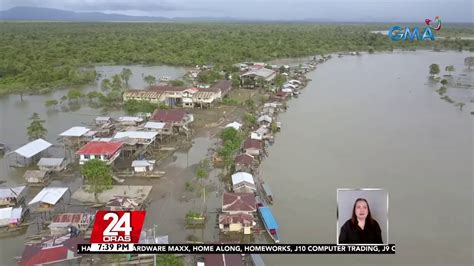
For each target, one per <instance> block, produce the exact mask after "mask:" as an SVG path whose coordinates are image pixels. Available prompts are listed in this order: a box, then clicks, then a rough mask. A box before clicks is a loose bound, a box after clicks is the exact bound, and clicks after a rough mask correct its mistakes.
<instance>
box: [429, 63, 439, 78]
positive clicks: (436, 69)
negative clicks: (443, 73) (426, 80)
mask: <svg viewBox="0 0 474 266" xmlns="http://www.w3.org/2000/svg"><path fill="white" fill-rule="evenodd" d="M430 74H431V76H434V75H437V74H439V65H438V64H431V65H430Z"/></svg>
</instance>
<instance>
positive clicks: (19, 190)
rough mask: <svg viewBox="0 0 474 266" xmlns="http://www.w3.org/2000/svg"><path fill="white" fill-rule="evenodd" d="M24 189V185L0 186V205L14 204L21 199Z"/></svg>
mask: <svg viewBox="0 0 474 266" xmlns="http://www.w3.org/2000/svg"><path fill="white" fill-rule="evenodd" d="M25 191H26V186H19V187H2V188H0V206H1V207H13V206H16V205H17V204H19V203H20V202H21V201H22V200H23V198H24V194H25Z"/></svg>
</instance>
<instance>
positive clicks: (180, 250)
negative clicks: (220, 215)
mask: <svg viewBox="0 0 474 266" xmlns="http://www.w3.org/2000/svg"><path fill="white" fill-rule="evenodd" d="M77 251H78V253H79V254H102V253H106V254H107V253H127V254H174V253H176V254H244V253H245V254H395V244H388V245H336V244H130V243H125V244H116V243H104V244H97V243H94V244H79V245H77Z"/></svg>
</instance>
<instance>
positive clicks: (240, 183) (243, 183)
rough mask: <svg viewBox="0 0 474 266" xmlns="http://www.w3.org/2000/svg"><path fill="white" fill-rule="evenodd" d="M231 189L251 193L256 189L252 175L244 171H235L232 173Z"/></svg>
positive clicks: (236, 191)
mask: <svg viewBox="0 0 474 266" xmlns="http://www.w3.org/2000/svg"><path fill="white" fill-rule="evenodd" d="M232 190H233V191H234V192H235V193H252V192H255V191H256V187H255V181H254V180H253V176H252V175H251V174H249V173H246V172H237V173H235V174H233V175H232Z"/></svg>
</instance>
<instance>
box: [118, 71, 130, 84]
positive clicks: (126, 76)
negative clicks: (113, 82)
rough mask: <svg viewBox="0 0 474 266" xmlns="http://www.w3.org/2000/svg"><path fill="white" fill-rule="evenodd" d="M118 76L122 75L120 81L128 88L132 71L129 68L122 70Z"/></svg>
mask: <svg viewBox="0 0 474 266" xmlns="http://www.w3.org/2000/svg"><path fill="white" fill-rule="evenodd" d="M120 74H121V75H122V79H123V80H124V81H125V84H126V85H127V86H128V80H129V79H130V77H131V76H132V75H133V73H132V70H130V68H123V69H122V72H121V73H120Z"/></svg>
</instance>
